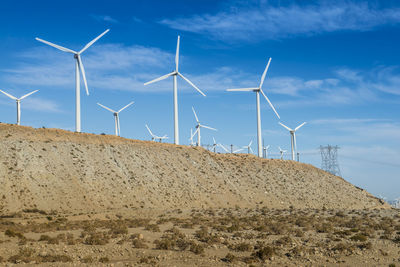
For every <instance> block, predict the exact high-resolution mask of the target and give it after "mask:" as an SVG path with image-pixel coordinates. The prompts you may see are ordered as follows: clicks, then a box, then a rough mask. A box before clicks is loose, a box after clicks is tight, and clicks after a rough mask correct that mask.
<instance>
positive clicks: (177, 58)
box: [175, 35, 181, 71]
mask: <svg viewBox="0 0 400 267" xmlns="http://www.w3.org/2000/svg"><path fill="white" fill-rule="evenodd" d="M180 39H181V37H180V36H179V35H178V42H177V44H176V54H175V70H176V71H178V69H179V43H180Z"/></svg>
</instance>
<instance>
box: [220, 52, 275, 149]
mask: <svg viewBox="0 0 400 267" xmlns="http://www.w3.org/2000/svg"><path fill="white" fill-rule="evenodd" d="M270 63H271V58H269V60H268V63H267V66H266V67H265V70H264V73H263V74H262V76H261V82H260V85H259V86H258V87H252V88H240V89H227V91H245V92H246V91H248V92H255V93H256V105H257V149H258V151H257V153H258V156H259V157H262V142H261V112H260V93H261V94H262V95H263V96H264V98H265V99H266V100H267V102H268V104H269V105H270V106H271V108H272V110H273V111H274V112H275V114H276V116H277V117H278V118H279V119H280V117H279V114H278V112H276V110H275V108H274V106H273V105H272V103H271V101H269V99H268V97H267V96H266V95H265V93H264V92H263V90H262V85H263V83H264V80H265V76H266V75H267V71H268V68H269V64H270Z"/></svg>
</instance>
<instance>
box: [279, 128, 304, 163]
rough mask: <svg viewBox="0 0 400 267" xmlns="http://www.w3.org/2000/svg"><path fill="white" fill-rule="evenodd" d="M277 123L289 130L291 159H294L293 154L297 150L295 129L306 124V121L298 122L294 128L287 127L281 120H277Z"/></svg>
mask: <svg viewBox="0 0 400 267" xmlns="http://www.w3.org/2000/svg"><path fill="white" fill-rule="evenodd" d="M279 124H280V125H282V126H283V127H284V128H286V129H287V130H288V131H289V132H290V143H291V148H292V160H295V154H296V152H297V145H296V131H297V130H298V129H300V128H301V127H302V126H303V125H304V124H306V122H303V123H302V124H300V125H299V126H297V127H296V128H294V130H293V129H291V128H289V127H287V126H286V125H284V124H283V123H281V122H279Z"/></svg>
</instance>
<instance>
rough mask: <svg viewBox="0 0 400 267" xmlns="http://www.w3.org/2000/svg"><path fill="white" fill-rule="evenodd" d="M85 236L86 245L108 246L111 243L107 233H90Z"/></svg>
mask: <svg viewBox="0 0 400 267" xmlns="http://www.w3.org/2000/svg"><path fill="white" fill-rule="evenodd" d="M85 236H86V238H85V239H84V241H83V243H84V244H85V245H106V244H108V242H109V241H110V239H109V236H108V234H107V233H105V232H90V233H88V234H87V235H85Z"/></svg>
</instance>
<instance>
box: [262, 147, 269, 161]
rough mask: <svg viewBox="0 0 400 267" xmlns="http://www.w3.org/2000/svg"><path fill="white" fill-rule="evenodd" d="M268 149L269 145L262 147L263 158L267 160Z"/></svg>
mask: <svg viewBox="0 0 400 267" xmlns="http://www.w3.org/2000/svg"><path fill="white" fill-rule="evenodd" d="M268 148H269V145H268V146H265V147H263V150H264V157H265V158H268Z"/></svg>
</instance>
